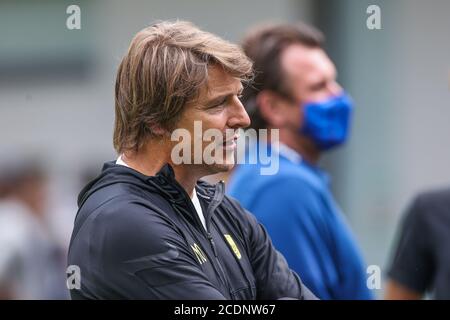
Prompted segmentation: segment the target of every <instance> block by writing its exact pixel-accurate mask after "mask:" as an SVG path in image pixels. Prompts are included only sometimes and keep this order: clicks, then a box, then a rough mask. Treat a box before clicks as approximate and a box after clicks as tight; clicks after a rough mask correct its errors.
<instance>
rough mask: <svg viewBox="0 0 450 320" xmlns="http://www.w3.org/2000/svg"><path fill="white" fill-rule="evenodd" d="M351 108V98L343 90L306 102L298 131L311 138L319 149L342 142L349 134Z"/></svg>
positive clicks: (325, 148)
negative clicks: (333, 94) (334, 94)
mask: <svg viewBox="0 0 450 320" xmlns="http://www.w3.org/2000/svg"><path fill="white" fill-rule="evenodd" d="M352 110H353V103H352V100H351V98H350V97H349V96H348V95H347V94H346V93H345V92H342V93H341V94H340V95H338V96H335V97H332V98H330V99H327V100H325V101H320V102H311V103H307V104H305V105H304V120H303V121H304V123H303V127H302V128H301V129H300V133H301V134H303V135H305V136H307V137H309V138H311V139H312V140H313V141H314V143H315V144H316V146H317V147H318V148H319V149H320V150H328V149H331V148H333V147H335V146H338V145H340V144H343V143H344V142H345V141H346V140H347V137H348V135H349V131H350V120H351V115H352Z"/></svg>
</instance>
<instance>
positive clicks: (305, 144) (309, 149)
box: [280, 129, 321, 165]
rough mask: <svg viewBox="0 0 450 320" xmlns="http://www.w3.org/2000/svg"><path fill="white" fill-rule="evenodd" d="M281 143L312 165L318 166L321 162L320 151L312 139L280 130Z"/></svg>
mask: <svg viewBox="0 0 450 320" xmlns="http://www.w3.org/2000/svg"><path fill="white" fill-rule="evenodd" d="M280 143H283V144H285V145H286V146H288V147H289V148H291V149H293V150H295V151H297V152H298V153H299V154H300V155H301V156H302V158H303V159H304V160H305V161H307V162H308V163H310V164H313V165H316V164H317V163H318V162H319V160H320V155H321V153H320V150H319V149H318V148H317V147H316V146H315V145H314V143H313V142H312V141H311V139H308V138H306V137H303V136H300V135H299V134H297V133H292V132H291V131H288V130H285V129H280Z"/></svg>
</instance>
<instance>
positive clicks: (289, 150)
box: [228, 23, 373, 299]
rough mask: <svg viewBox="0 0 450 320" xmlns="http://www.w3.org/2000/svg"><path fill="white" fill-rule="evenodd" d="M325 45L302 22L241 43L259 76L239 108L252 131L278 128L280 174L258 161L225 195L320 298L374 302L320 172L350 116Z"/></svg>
mask: <svg viewBox="0 0 450 320" xmlns="http://www.w3.org/2000/svg"><path fill="white" fill-rule="evenodd" d="M322 44H323V35H322V34H321V33H320V32H319V31H318V30H316V29H314V28H313V27H311V26H308V25H305V24H301V23H298V24H292V25H289V24H273V25H264V26H259V27H256V28H254V29H253V30H252V31H250V32H249V33H248V34H247V36H246V37H245V38H244V40H243V49H244V51H245V53H246V54H247V56H248V57H249V58H250V59H251V60H253V62H254V69H255V74H256V76H255V80H254V83H252V85H250V86H247V87H246V88H245V89H244V92H243V99H242V102H243V104H244V106H245V108H246V109H247V111H248V113H249V115H250V117H251V120H252V123H251V128H252V129H255V130H260V129H269V135H270V130H272V129H279V133H278V134H279V144H277V145H275V144H272V145H269V152H270V153H271V154H272V156H273V155H274V154H275V155H278V156H279V170H278V172H277V173H276V174H273V175H261V174H260V172H261V168H262V167H263V164H262V163H261V161H259V162H258V163H257V164H256V165H254V164H251V163H247V164H242V165H239V166H237V167H236V168H235V170H234V172H233V174H232V176H231V178H230V184H229V186H228V192H229V194H230V195H231V196H233V197H235V198H236V199H237V200H239V201H240V202H241V204H242V205H243V207H244V208H246V209H247V210H249V211H251V212H253V213H254V214H255V216H256V217H257V219H258V220H259V221H260V222H261V223H262V224H263V225H264V226H265V227H266V228H267V230H268V233H269V234H270V236H271V238H272V240H273V242H274V245H275V246H276V247H277V249H278V250H280V252H281V253H282V254H283V255H284V256H285V257H286V259H287V261H288V263H289V265H290V266H291V268H292V269H293V270H295V271H296V272H297V273H299V275H300V276H301V277H302V280H303V281H304V283H305V284H306V285H307V287H308V288H310V289H311V291H312V292H313V293H314V294H315V295H317V297H319V298H320V299H371V298H373V296H372V293H371V292H370V291H369V289H368V288H367V286H366V273H365V267H364V263H363V259H362V256H361V254H360V250H359V248H358V247H357V245H356V243H355V239H354V236H353V235H352V233H351V230H350V228H349V226H348V224H347V221H346V219H345V217H344V216H343V214H342V212H341V210H340V209H339V207H338V205H337V204H336V202H335V200H334V198H333V196H332V194H331V192H330V189H329V178H328V175H327V173H326V172H324V171H323V170H321V169H320V168H319V166H318V161H319V159H320V157H321V155H322V154H323V153H325V152H327V151H329V150H331V149H333V148H335V147H338V146H339V145H341V144H343V143H344V142H345V141H346V140H347V136H348V131H349V125H350V120H351V113H352V102H351V99H350V98H349V96H348V95H347V94H346V93H345V92H344V91H343V89H342V88H341V86H340V85H339V84H338V83H337V81H336V76H337V75H336V68H335V66H334V64H333V62H332V61H331V60H330V59H329V57H328V56H327V54H326V53H325V51H324V49H323V48H322ZM260 147H261V146H260V145H258V144H255V145H254V146H253V147H250V149H249V150H248V152H254V150H255V149H258V148H260Z"/></svg>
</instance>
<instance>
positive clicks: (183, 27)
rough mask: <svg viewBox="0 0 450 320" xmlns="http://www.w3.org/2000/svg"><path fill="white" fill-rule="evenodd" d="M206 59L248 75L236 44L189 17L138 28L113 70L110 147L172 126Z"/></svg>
mask: <svg viewBox="0 0 450 320" xmlns="http://www.w3.org/2000/svg"><path fill="white" fill-rule="evenodd" d="M212 64H214V65H219V66H221V67H222V68H223V69H224V70H225V71H226V72H227V73H229V74H230V75H231V76H233V77H237V78H239V79H241V81H246V80H249V79H250V77H251V71H252V63H251V62H250V60H249V59H248V58H247V57H246V56H245V54H244V53H243V52H242V50H241V49H240V47H239V46H237V45H234V44H232V43H230V42H228V41H225V40H223V39H221V38H219V37H217V36H215V35H213V34H211V33H208V32H205V31H202V30H200V29H198V28H197V27H196V26H194V25H193V24H191V23H189V22H186V21H175V22H168V21H163V22H159V23H156V24H153V25H151V26H149V27H147V28H145V29H143V30H141V31H139V32H138V33H137V34H136V35H135V37H134V38H133V40H132V41H131V44H130V47H129V48H128V52H127V54H126V55H125V57H124V58H123V60H122V62H121V63H120V66H119V69H118V71H117V78H116V87H115V126H114V139H113V143H114V148H115V149H116V151H117V152H118V153H119V154H120V153H123V152H125V151H128V150H134V151H138V150H139V149H140V148H141V147H142V146H143V145H144V143H145V141H146V139H148V138H149V137H152V136H157V135H158V133H157V132H158V130H159V129H163V130H165V131H170V130H173V129H174V126H175V125H176V123H177V121H178V120H179V118H180V116H181V114H182V112H183V107H184V106H185V105H186V103H188V102H192V101H193V100H194V99H195V98H197V97H198V94H199V91H200V88H201V87H202V86H203V85H205V84H206V82H207V79H208V67H209V66H210V65H212ZM159 131H160V130H159Z"/></svg>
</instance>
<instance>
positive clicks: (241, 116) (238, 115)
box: [228, 97, 250, 129]
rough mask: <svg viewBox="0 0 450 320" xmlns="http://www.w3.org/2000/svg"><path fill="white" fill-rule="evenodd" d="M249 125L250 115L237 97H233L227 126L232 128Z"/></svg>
mask: <svg viewBox="0 0 450 320" xmlns="http://www.w3.org/2000/svg"><path fill="white" fill-rule="evenodd" d="M249 125H250V117H249V116H248V114H247V111H245V108H244V105H243V104H242V102H241V101H240V100H239V98H238V97H234V99H233V106H232V108H230V115H229V118H228V126H229V127H230V128H233V129H239V128H246V127H248V126H249Z"/></svg>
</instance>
